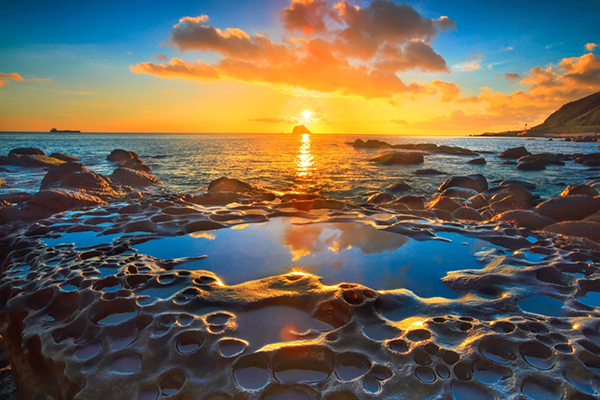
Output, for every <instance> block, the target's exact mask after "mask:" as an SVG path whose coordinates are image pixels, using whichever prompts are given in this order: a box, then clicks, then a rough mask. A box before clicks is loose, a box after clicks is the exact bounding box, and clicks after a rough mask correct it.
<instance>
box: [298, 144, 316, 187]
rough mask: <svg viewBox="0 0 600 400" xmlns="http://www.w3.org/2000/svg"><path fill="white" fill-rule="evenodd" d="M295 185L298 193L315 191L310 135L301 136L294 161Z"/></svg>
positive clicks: (313, 161)
mask: <svg viewBox="0 0 600 400" xmlns="http://www.w3.org/2000/svg"><path fill="white" fill-rule="evenodd" d="M295 165H296V183H297V186H298V191H299V192H305V193H306V192H313V191H315V180H316V166H315V159H314V157H313V155H312V153H311V151H310V135H309V134H308V133H305V134H303V135H302V143H301V145H300V148H299V149H298V154H297V155H296V160H295Z"/></svg>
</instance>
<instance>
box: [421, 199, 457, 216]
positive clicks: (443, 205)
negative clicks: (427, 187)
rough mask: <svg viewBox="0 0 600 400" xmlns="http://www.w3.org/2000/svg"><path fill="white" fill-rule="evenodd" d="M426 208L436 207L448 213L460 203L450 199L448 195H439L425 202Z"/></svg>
mask: <svg viewBox="0 0 600 400" xmlns="http://www.w3.org/2000/svg"><path fill="white" fill-rule="evenodd" d="M427 208H428V209H437V210H444V211H448V212H449V213H451V212H453V211H454V210H456V209H458V208H460V204H458V203H457V202H456V201H454V200H452V199H451V198H450V197H445V196H439V197H438V198H436V199H434V200H432V201H430V202H429V203H427Z"/></svg>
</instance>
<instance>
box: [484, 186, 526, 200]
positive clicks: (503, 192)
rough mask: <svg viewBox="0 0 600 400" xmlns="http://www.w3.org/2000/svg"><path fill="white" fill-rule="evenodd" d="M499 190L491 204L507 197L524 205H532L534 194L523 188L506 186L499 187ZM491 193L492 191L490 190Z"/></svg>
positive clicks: (492, 198)
mask: <svg viewBox="0 0 600 400" xmlns="http://www.w3.org/2000/svg"><path fill="white" fill-rule="evenodd" d="M498 189H500V190H498V191H497V192H496V193H495V194H494V195H493V196H492V197H491V198H490V202H491V203H493V202H495V201H499V200H502V199H503V198H505V197H508V196H512V197H514V198H515V199H518V200H519V201H521V202H523V203H531V201H532V200H533V194H531V192H530V191H529V190H527V189H525V188H524V187H523V186H520V185H516V184H511V185H506V186H498ZM490 192H491V190H490Z"/></svg>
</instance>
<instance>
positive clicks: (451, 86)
mask: <svg viewBox="0 0 600 400" xmlns="http://www.w3.org/2000/svg"><path fill="white" fill-rule="evenodd" d="M430 85H431V86H432V87H433V88H434V92H439V93H441V94H442V97H441V98H440V101H442V102H451V101H454V100H457V99H459V98H460V96H461V92H460V87H459V86H458V84H457V83H454V82H444V81H442V80H439V79H436V80H434V81H432V82H431V84H430Z"/></svg>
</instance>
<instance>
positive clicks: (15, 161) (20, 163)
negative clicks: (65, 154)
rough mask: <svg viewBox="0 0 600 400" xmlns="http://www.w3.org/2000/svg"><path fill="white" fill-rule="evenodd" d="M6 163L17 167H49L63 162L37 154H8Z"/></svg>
mask: <svg viewBox="0 0 600 400" xmlns="http://www.w3.org/2000/svg"><path fill="white" fill-rule="evenodd" d="M8 163H9V164H10V165H14V166H17V167H24V168H50V167H55V166H57V165H60V164H64V161H63V160H59V159H58V158H54V157H48V156H45V155H38V154H32V155H28V154H24V155H20V154H12V155H10V156H8Z"/></svg>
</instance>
